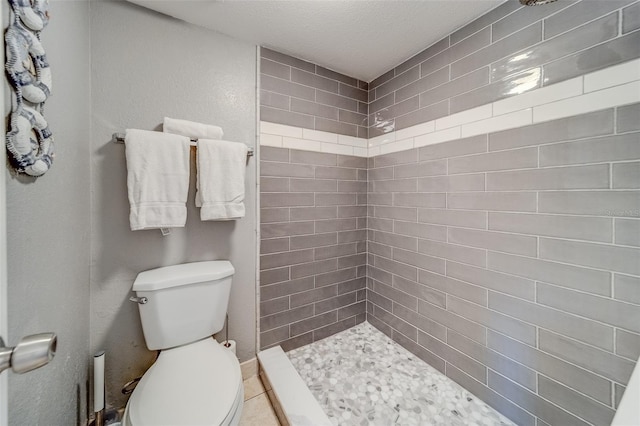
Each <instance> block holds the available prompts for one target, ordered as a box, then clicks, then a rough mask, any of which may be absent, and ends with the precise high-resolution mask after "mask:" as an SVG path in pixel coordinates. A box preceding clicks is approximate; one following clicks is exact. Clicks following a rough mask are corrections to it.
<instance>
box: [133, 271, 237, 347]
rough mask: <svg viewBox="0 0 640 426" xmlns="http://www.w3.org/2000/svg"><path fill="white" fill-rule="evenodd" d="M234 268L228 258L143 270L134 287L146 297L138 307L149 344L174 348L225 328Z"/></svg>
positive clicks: (136, 291)
mask: <svg viewBox="0 0 640 426" xmlns="http://www.w3.org/2000/svg"><path fill="white" fill-rule="evenodd" d="M234 272H235V270H234V269H233V265H231V262H229V261H226V260H215V261H207V262H194V263H183V264H181V265H174V266H167V267H163V268H157V269H151V270H149V271H144V272H140V273H139V274H138V276H137V277H136V280H135V281H134V283H133V289H132V290H133V291H135V293H136V296H137V297H138V298H143V297H144V298H146V303H140V301H139V302H138V308H139V311H140V320H141V321H142V330H143V332H144V339H145V342H146V343H147V347H148V348H149V349H150V350H157V349H168V348H173V347H175V346H180V345H184V344H187V343H192V342H195V341H197V340H200V339H203V338H205V337H208V336H211V335H213V334H215V333H217V332H219V331H220V330H222V328H223V327H224V321H225V317H226V314H227V306H228V304H229V293H230V292H231V278H232V276H233V274H234ZM139 300H140V299H139Z"/></svg>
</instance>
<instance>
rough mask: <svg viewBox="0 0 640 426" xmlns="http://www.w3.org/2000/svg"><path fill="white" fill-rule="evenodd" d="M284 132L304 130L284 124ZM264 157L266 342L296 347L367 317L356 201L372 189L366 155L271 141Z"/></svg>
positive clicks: (362, 234)
mask: <svg viewBox="0 0 640 426" xmlns="http://www.w3.org/2000/svg"><path fill="white" fill-rule="evenodd" d="M325 74H328V75H332V74H331V73H329V72H326V71H325ZM304 78H310V76H306V75H305V77H304ZM323 78H324V77H323ZM318 81H322V80H318ZM319 84H324V83H319ZM268 127H269V126H266V128H264V129H263V130H268V131H273V132H274V133H275V130H274V129H269V128H268ZM304 130H305V131H306V129H304ZM287 131H288V132H289V134H290V135H291V136H292V137H301V136H303V135H299V134H297V133H295V132H294V129H292V128H285V129H279V133H281V134H287ZM328 135H329V134H321V135H318V134H314V135H307V136H310V137H316V138H317V137H318V136H322V137H327V136H328ZM336 140H337V135H336ZM261 156H262V159H261V170H262V176H261V189H260V191H261V203H262V212H261V214H262V217H261V256H260V262H261V273H260V279H261V283H260V284H261V286H260V301H261V308H262V310H261V313H260V327H261V328H260V332H261V333H260V337H261V347H262V348H263V349H264V348H266V347H269V346H273V345H276V344H279V345H282V346H283V348H286V349H293V348H294V347H297V346H298V345H304V344H307V343H310V342H312V341H314V340H315V339H320V338H322V337H326V336H328V335H330V334H331V333H333V332H338V331H340V330H342V329H343V328H344V327H346V326H352V325H355V324H356V323H357V322H361V321H362V320H363V319H364V316H363V314H364V312H365V308H366V306H365V303H363V302H362V301H361V299H358V297H357V293H358V291H360V290H361V289H363V288H364V283H365V278H364V277H363V278H359V275H358V268H360V267H362V268H363V267H364V265H366V253H365V252H364V251H363V250H364V249H365V248H366V238H367V235H366V229H361V230H360V229H357V227H358V224H357V221H358V219H365V218H366V216H367V209H366V205H358V195H362V194H366V191H367V187H366V181H360V180H358V176H359V173H358V172H359V171H365V172H366V168H367V161H366V159H364V158H361V157H353V156H346V155H337V154H331V153H320V152H311V151H300V150H295V149H287V148H275V147H268V146H262V147H261Z"/></svg>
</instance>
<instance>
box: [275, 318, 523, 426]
mask: <svg viewBox="0 0 640 426" xmlns="http://www.w3.org/2000/svg"><path fill="white" fill-rule="evenodd" d="M287 355H288V356H289V359H290V360H291V362H292V363H293V365H294V367H295V368H296V370H297V371H298V373H300V376H301V377H302V379H303V380H304V381H305V383H306V384H307V386H308V387H309V389H310V390H311V392H312V393H313V395H314V396H315V397H316V399H317V400H318V402H319V403H320V405H321V406H322V408H323V409H324V411H325V413H326V414H327V416H329V419H330V420H331V422H332V423H333V424H334V425H371V424H373V425H392V424H402V425H426V424H429V425H434V426H436V425H437V426H454V425H460V426H461V425H470V424H477V425H486V426H497V425H502V426H515V425H514V424H513V423H512V422H511V421H509V420H508V419H507V418H506V417H504V416H502V415H501V414H499V413H498V412H497V411H495V410H493V409H492V408H491V407H489V406H488V405H487V404H485V403H484V402H482V401H481V400H479V399H478V398H476V397H475V396H474V395H472V394H471V393H469V392H468V391H466V390H465V389H463V388H462V387H460V386H459V385H458V384H457V383H455V382H453V381H452V380H451V379H449V378H448V377H446V376H444V375H443V374H441V373H440V372H439V371H437V370H436V369H434V368H433V367H431V366H430V365H428V364H427V363H425V362H424V361H422V360H421V359H420V358H418V357H416V356H415V355H413V354H412V353H410V352H409V351H407V350H406V349H404V348H403V347H401V346H400V345H398V344H397V343H395V342H394V341H392V340H391V339H389V338H388V337H387V336H385V335H384V334H382V333H381V332H380V331H378V330H377V329H375V328H374V327H373V326H372V325H370V324H368V323H362V324H360V325H358V326H356V327H353V328H350V329H348V330H345V331H343V332H341V333H338V334H335V335H333V336H331V337H328V338H326V339H323V340H320V341H317V342H314V343H312V344H310V345H307V346H303V347H301V348H298V349H294V350H292V351H290V352H288V353H287Z"/></svg>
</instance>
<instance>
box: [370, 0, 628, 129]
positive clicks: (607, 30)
mask: <svg viewBox="0 0 640 426" xmlns="http://www.w3.org/2000/svg"><path fill="white" fill-rule="evenodd" d="M638 16H640V3H638V2H637V1H635V0H603V1H598V0H595V1H593V0H582V1H575V0H559V1H558V2H556V3H553V4H548V5H545V7H543V8H539V7H538V8H536V7H524V6H520V4H519V3H518V2H517V1H507V2H504V3H503V4H502V5H500V6H498V7H497V8H495V9H493V10H492V11H490V12H489V13H487V14H485V15H483V16H481V17H480V18H478V19H476V20H475V21H473V22H471V23H469V24H467V25H466V26H465V27H463V28H461V29H459V30H457V31H455V32H454V33H452V34H451V35H449V36H447V37H445V38H444V39H442V40H440V41H438V42H437V43H435V44H433V45H432V46H429V47H428V48H427V49H425V50H424V51H422V52H420V53H418V54H417V55H415V56H414V57H412V58H410V59H408V60H407V61H405V62H404V63H403V64H400V65H398V66H397V67H395V68H394V69H392V70H390V71H388V72H387V73H385V74H383V75H382V76H380V77H379V78H377V79H375V80H373V81H372V82H371V84H370V85H369V114H370V122H369V137H374V136H378V135H380V134H381V132H380V131H379V130H378V129H377V128H375V127H372V126H373V125H374V123H373V122H372V121H371V116H372V115H373V113H376V112H377V113H378V114H379V115H380V116H381V118H382V119H385V120H389V119H394V120H395V128H396V130H400V129H404V128H407V127H410V126H413V125H416V124H420V123H423V122H426V121H430V120H434V119H437V118H440V117H444V116H447V115H449V114H453V113H456V112H460V111H464V110H466V109H469V108H473V107H476V106H479V105H483V104H487V103H490V102H494V101H496V100H499V99H503V98H507V97H510V96H514V95H518V94H521V93H524V92H527V91H530V90H534V89H537V88H539V87H542V86H547V85H550V84H554V83H558V82H560V81H564V80H567V79H570V78H573V77H576V76H579V75H583V74H585V73H588V72H592V71H597V70H599V69H602V68H606V67H608V66H611V65H615V64H618V63H622V62H625V61H628V60H631V59H635V58H638V57H640V32H639V31H637V30H638V28H640V18H638ZM417 68H420V70H421V73H420V76H419V78H416V71H415V70H416V69H417ZM415 96H419V97H420V104H419V106H418V107H414V108H413V110H408V109H403V110H402V111H398V109H397V108H396V106H397V105H398V104H400V102H403V101H405V100H406V99H411V98H413V97H415ZM436 105H437V107H436ZM372 106H373V108H372Z"/></svg>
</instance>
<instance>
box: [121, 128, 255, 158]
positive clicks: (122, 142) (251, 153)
mask: <svg viewBox="0 0 640 426" xmlns="http://www.w3.org/2000/svg"><path fill="white" fill-rule="evenodd" d="M112 137H113V142H115V143H121V144H124V137H125V135H124V133H114V134H113V136H112ZM197 143H198V140H197V139H191V146H197ZM247 157H253V148H251V147H249V151H248V152H247Z"/></svg>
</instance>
